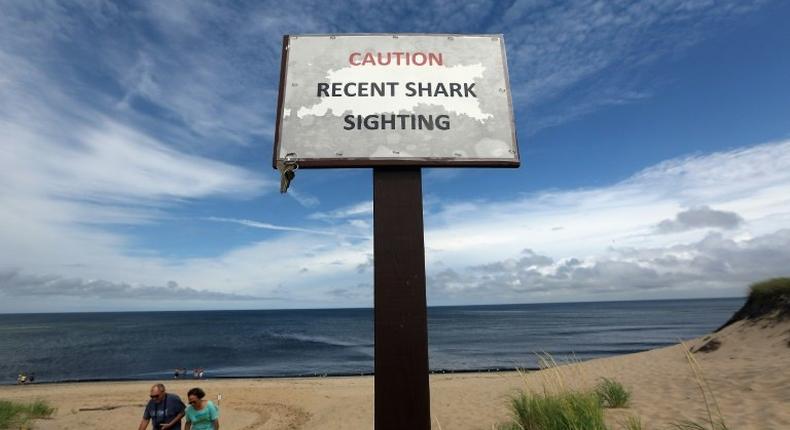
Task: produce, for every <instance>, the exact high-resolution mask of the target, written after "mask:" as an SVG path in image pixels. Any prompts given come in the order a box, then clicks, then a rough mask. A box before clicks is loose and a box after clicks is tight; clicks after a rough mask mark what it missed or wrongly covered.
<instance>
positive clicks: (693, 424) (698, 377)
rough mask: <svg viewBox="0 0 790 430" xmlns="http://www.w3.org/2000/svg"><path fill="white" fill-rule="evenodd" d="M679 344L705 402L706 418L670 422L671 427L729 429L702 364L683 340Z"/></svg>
mask: <svg viewBox="0 0 790 430" xmlns="http://www.w3.org/2000/svg"><path fill="white" fill-rule="evenodd" d="M680 344H681V346H682V347H683V351H684V352H685V355H686V361H687V362H688V365H689V367H690V368H691V373H692V375H693V379H694V382H695V383H696V384H697V388H698V389H699V391H700V394H701V396H702V400H703V402H704V403H705V413H706V419H705V420H703V421H702V423H700V422H698V421H691V420H684V421H678V422H675V423H672V427H673V428H674V429H675V430H729V427H727V424H726V422H725V421H724V415H722V413H721V408H720V407H719V402H718V400H716V395H715V394H714V393H713V390H711V388H710V384H708V380H707V378H705V374H704V373H703V372H702V366H700V364H699V362H698V361H697V359H696V358H695V357H694V354H692V353H691V351H690V350H689V348H688V347H687V346H686V344H685V343H683V342H681V343H680Z"/></svg>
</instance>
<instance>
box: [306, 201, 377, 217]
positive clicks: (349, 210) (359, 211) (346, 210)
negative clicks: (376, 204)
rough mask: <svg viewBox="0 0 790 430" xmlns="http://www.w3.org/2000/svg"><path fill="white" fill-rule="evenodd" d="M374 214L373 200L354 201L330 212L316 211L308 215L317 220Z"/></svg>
mask: <svg viewBox="0 0 790 430" xmlns="http://www.w3.org/2000/svg"><path fill="white" fill-rule="evenodd" d="M372 215H373V201H372V200H367V201H364V202H359V203H354V204H353V205H349V206H345V207H342V208H338V209H335V210H333V211H329V212H315V213H312V214H310V215H309V216H308V218H309V219H316V220H340V219H346V218H354V217H370V216H372Z"/></svg>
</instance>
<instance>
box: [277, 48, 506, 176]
mask: <svg viewBox="0 0 790 430" xmlns="http://www.w3.org/2000/svg"><path fill="white" fill-rule="evenodd" d="M280 80H281V82H280V99H279V103H278V104H279V106H278V115H277V130H276V133H275V145H274V163H275V164H276V163H277V161H278V160H286V159H287V160H290V161H295V162H296V163H297V164H298V165H299V166H300V167H371V166H387V165H393V166H397V165H413V166H501V167H518V165H519V155H518V146H517V143H516V135H515V128H514V124H513V108H512V103H511V99H510V89H509V83H508V76H507V63H506V60H505V43H504V40H503V38H502V36H501V35H416V34H415V35H411V34H410V35H392V34H387V35H369V34H359V35H356V34H355V35H334V36H313V35H311V36H286V37H285V38H284V41H283V62H282V71H281V77H280Z"/></svg>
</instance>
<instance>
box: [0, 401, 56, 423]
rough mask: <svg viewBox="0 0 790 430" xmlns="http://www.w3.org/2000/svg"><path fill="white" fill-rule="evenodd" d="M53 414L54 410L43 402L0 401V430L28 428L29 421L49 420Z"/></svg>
mask: <svg viewBox="0 0 790 430" xmlns="http://www.w3.org/2000/svg"><path fill="white" fill-rule="evenodd" d="M54 413H55V408H53V407H51V406H49V404H47V403H46V402H44V401H43V400H35V401H32V402H30V403H19V402H12V401H9V400H0V429H11V428H14V429H17V428H20V429H22V428H29V427H28V424H29V423H30V421H31V420H34V419H38V418H49V417H50V416H52V414H54Z"/></svg>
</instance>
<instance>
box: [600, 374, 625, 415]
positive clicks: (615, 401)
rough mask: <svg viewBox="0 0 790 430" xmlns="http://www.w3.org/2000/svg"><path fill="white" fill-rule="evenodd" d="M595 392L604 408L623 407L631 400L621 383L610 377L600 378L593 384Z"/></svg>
mask: <svg viewBox="0 0 790 430" xmlns="http://www.w3.org/2000/svg"><path fill="white" fill-rule="evenodd" d="M595 394H596V395H597V396H598V400H599V401H600V403H601V405H602V406H604V407H606V408H625V407H628V402H629V401H630V400H631V393H630V392H628V390H626V389H625V387H624V386H623V384H621V383H619V382H617V381H615V380H614V379H610V378H601V381H600V382H599V383H598V384H597V385H596V386H595Z"/></svg>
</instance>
